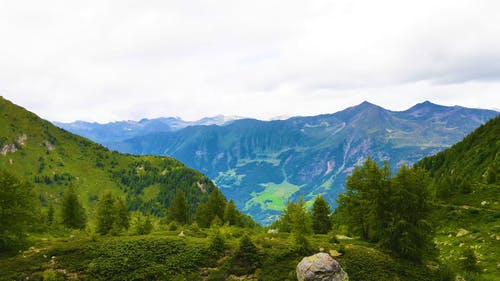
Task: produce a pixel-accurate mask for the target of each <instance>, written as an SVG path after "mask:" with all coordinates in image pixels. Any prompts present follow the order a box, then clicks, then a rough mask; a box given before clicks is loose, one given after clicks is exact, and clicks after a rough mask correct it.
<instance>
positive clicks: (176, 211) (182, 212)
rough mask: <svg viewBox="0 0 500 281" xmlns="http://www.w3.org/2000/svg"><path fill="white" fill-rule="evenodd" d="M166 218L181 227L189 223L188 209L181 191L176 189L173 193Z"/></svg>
mask: <svg viewBox="0 0 500 281" xmlns="http://www.w3.org/2000/svg"><path fill="white" fill-rule="evenodd" d="M168 217H169V219H170V220H173V221H176V222H178V223H180V224H182V225H184V224H187V223H189V208H188V204H187V200H186V196H185V195H184V192H183V191H182V190H181V189H177V191H176V192H175V196H174V199H173V200H172V203H171V204H170V207H169V209H168Z"/></svg>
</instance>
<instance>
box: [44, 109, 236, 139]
mask: <svg viewBox="0 0 500 281" xmlns="http://www.w3.org/2000/svg"><path fill="white" fill-rule="evenodd" d="M238 119H243V117H239V116H224V115H217V116H213V117H205V118H202V119H200V120H197V121H185V120H182V119H181V118H179V117H160V118H154V119H147V118H144V119H141V120H139V121H133V120H127V121H117V122H110V123H104V124H102V123H97V122H86V121H76V122H71V123H63V122H54V124H55V125H56V126H58V127H60V128H63V129H65V130H67V131H70V132H73V133H75V134H78V135H81V136H85V137H86V138H89V139H91V140H94V141H97V142H99V143H103V142H116V141H122V140H126V139H129V138H132V137H137V136H143V135H147V134H150V133H156V132H172V131H177V130H180V129H183V128H186V127H188V126H196V125H227V124H229V123H231V122H232V121H234V120H238Z"/></svg>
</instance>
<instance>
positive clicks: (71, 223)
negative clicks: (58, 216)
mask: <svg viewBox="0 0 500 281" xmlns="http://www.w3.org/2000/svg"><path fill="white" fill-rule="evenodd" d="M62 221H63V224H64V225H65V226H67V227H70V228H79V229H82V228H84V227H85V224H86V223H87V216H86V215H85V209H84V208H83V206H82V204H81V203H80V201H79V200H78V196H77V195H76V192H75V190H74V189H73V188H72V187H70V188H69V189H68V190H66V192H65V193H64V197H63V200H62Z"/></svg>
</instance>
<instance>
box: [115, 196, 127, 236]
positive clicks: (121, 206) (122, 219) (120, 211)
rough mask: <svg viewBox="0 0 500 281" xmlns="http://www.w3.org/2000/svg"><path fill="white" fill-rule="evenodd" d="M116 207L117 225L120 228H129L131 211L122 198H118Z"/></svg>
mask: <svg viewBox="0 0 500 281" xmlns="http://www.w3.org/2000/svg"><path fill="white" fill-rule="evenodd" d="M114 209H115V211H116V221H115V225H116V227H117V228H118V229H120V230H122V229H124V230H126V229H128V228H129V227H130V212H129V210H128V208H127V206H126V205H125V203H124V202H123V200H122V199H121V198H118V200H116V202H115V206H114Z"/></svg>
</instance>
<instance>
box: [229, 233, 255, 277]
mask: <svg viewBox="0 0 500 281" xmlns="http://www.w3.org/2000/svg"><path fill="white" fill-rule="evenodd" d="M259 264H260V258H259V253H258V251H257V247H256V246H255V244H254V243H253V242H252V240H250V237H248V235H245V236H243V237H242V238H241V240H240V246H239V248H238V251H237V252H236V253H235V255H234V257H233V259H232V271H233V272H234V273H236V274H238V275H245V274H251V273H253V272H255V269H257V267H258V266H259Z"/></svg>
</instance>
